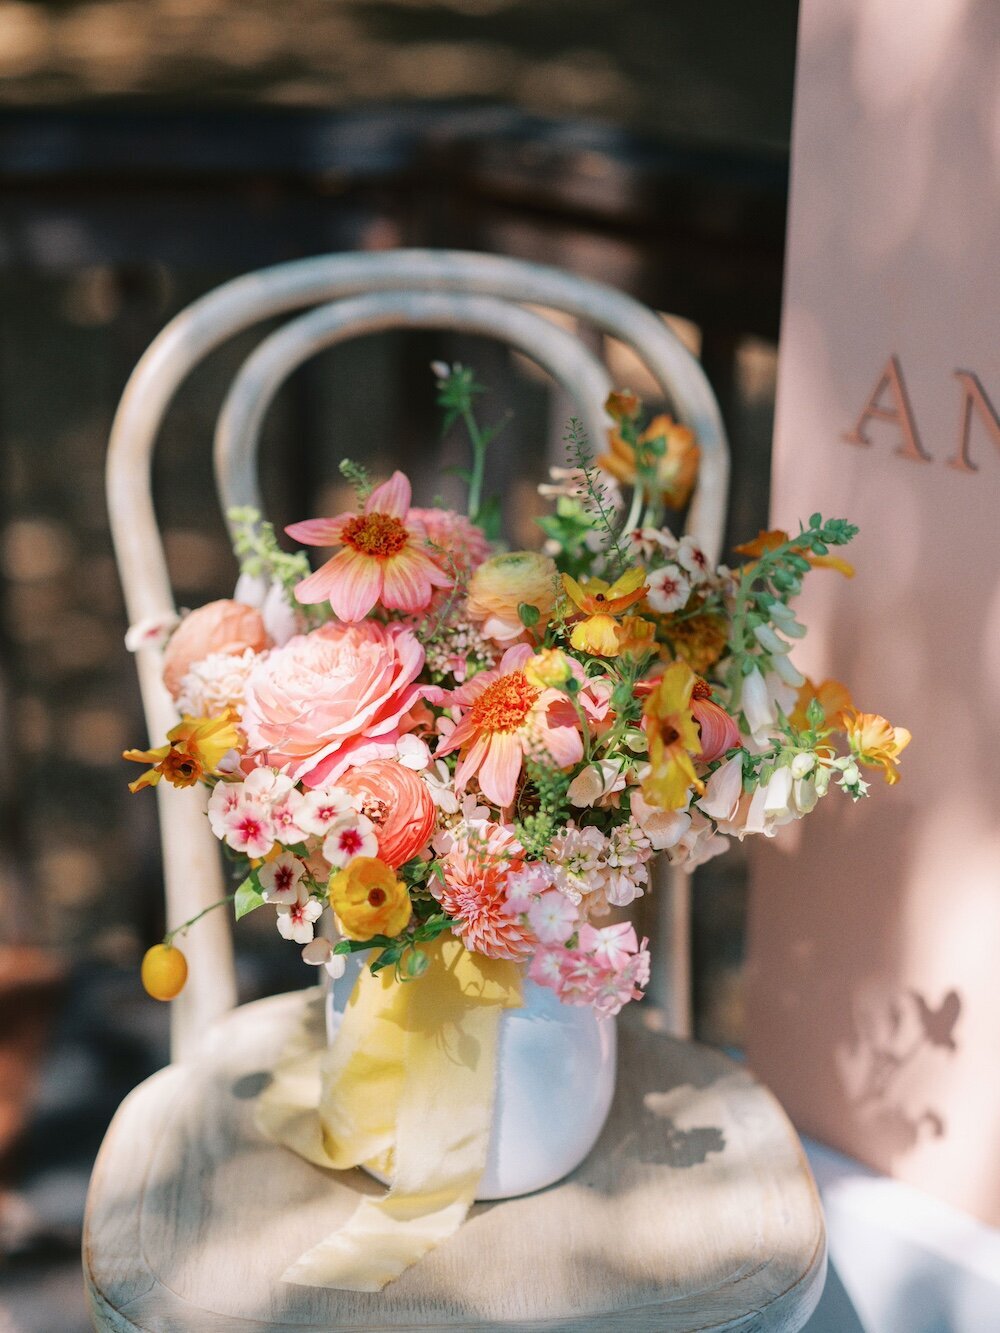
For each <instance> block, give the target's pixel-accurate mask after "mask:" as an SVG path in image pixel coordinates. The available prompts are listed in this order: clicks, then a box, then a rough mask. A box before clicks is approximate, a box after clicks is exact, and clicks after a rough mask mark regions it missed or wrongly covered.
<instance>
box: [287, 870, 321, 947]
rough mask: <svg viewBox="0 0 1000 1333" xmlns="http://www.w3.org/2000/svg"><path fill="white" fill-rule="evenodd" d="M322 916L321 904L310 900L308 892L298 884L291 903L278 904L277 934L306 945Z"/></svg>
mask: <svg viewBox="0 0 1000 1333" xmlns="http://www.w3.org/2000/svg"><path fill="white" fill-rule="evenodd" d="M322 915H323V904H322V903H320V902H317V901H316V899H315V898H310V896H309V890H308V889H307V888H306V886H305V885H304V884H300V885H299V886H298V890H297V896H296V898H295V900H294V901H293V902H290V903H279V904H278V919H277V922H276V924H277V927H278V934H279V935H281V936H282V938H283V939H286V940H294V941H295V943H296V944H308V943H309V941H310V940H311V939H312V937H313V935H314V934H315V933H316V932H315V928H314V926H313V922H314V921H318V920H319V918H320V917H321V916H322Z"/></svg>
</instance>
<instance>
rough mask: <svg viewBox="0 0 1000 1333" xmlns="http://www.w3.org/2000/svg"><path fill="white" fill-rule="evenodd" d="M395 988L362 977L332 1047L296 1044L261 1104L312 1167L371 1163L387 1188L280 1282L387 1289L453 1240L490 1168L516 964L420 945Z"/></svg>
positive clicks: (517, 994)
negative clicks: (414, 967)
mask: <svg viewBox="0 0 1000 1333" xmlns="http://www.w3.org/2000/svg"><path fill="white" fill-rule="evenodd" d="M427 952H428V953H429V954H430V966H429V968H428V969H427V971H426V972H425V973H424V975H423V976H422V977H421V978H419V980H416V981H411V982H405V983H401V982H398V981H396V980H394V979H393V977H392V976H391V974H388V973H389V969H386V971H384V972H381V973H378V974H377V975H375V976H372V974H371V973H370V972H369V971H368V969H367V968H365V969H364V970H363V971H362V972H361V974H360V976H359V977H358V981H357V984H356V985H355V987H354V990H353V992H352V994H351V998H350V1000H349V1001H348V1003H347V1007H346V1009H345V1011H344V1017H343V1020H342V1022H341V1026H340V1029H339V1031H338V1033H337V1035H336V1038H335V1040H334V1043H333V1045H332V1047H331V1048H330V1049H329V1051H326V1052H317V1051H315V1050H313V1051H309V1050H307V1049H303V1047H302V1046H301V1045H300V1047H299V1048H298V1049H296V1050H294V1051H291V1052H289V1056H288V1058H287V1059H286V1060H285V1061H284V1062H283V1063H282V1064H281V1065H280V1066H279V1067H278V1069H277V1070H276V1071H275V1077H274V1081H273V1082H272V1084H271V1085H270V1087H269V1088H268V1089H267V1090H266V1091H265V1092H264V1093H263V1094H262V1096H261V1097H260V1099H259V1102H258V1110H257V1121H258V1125H259V1127H260V1128H261V1130H262V1131H263V1132H264V1133H265V1134H267V1135H268V1137H270V1138H272V1139H274V1140H276V1141H277V1142H279V1143H282V1144H284V1145H285V1146H286V1147H289V1148H291V1149H293V1150H294V1151H295V1152H297V1153H299V1154H300V1155H301V1156H303V1157H305V1158H306V1159H307V1160H309V1161H311V1162H315V1163H316V1164H317V1165H320V1166H327V1167H333V1168H334V1169H336V1170H345V1169H347V1168H349V1167H354V1166H367V1167H369V1168H371V1169H372V1170H375V1171H378V1172H379V1173H380V1174H382V1175H385V1176H387V1177H389V1178H390V1179H391V1180H392V1186H391V1188H390V1189H389V1191H388V1193H387V1194H385V1195H384V1196H382V1197H381V1198H377V1199H376V1198H370V1197H368V1196H367V1195H366V1196H364V1197H363V1198H362V1199H360V1200H359V1202H358V1205H357V1207H356V1209H355V1210H354V1213H353V1214H352V1215H351V1217H350V1218H348V1220H347V1221H346V1222H345V1223H344V1224H343V1226H341V1227H340V1228H339V1229H338V1230H337V1231H335V1232H334V1233H333V1234H332V1235H330V1236H327V1237H326V1239H325V1240H322V1241H320V1242H319V1244H318V1245H314V1246H313V1248H312V1249H311V1250H307V1251H306V1253H305V1254H303V1255H302V1256H301V1258H299V1259H298V1260H297V1261H296V1262H295V1263H294V1264H292V1266H291V1267H290V1268H289V1269H287V1270H286V1272H284V1273H283V1274H282V1280H283V1281H285V1282H297V1283H300V1284H302V1285H304V1286H311V1287H337V1288H340V1289H341V1290H345V1291H381V1290H382V1288H383V1287H384V1286H385V1285H386V1283H387V1282H391V1281H392V1280H393V1278H396V1277H398V1276H399V1275H400V1273H402V1272H404V1271H405V1270H406V1269H407V1268H409V1267H410V1265H411V1264H413V1263H415V1262H416V1261H417V1260H418V1259H419V1258H420V1257H421V1256H422V1255H424V1254H426V1253H427V1251H428V1250H431V1249H433V1248H434V1246H435V1245H438V1244H440V1242H441V1241H442V1240H445V1239H446V1238H447V1237H448V1236H451V1235H453V1234H454V1232H455V1231H457V1230H458V1228H459V1226H461V1224H462V1221H463V1220H464V1218H465V1215H466V1213H467V1212H468V1210H469V1207H470V1206H471V1204H472V1202H473V1200H474V1199H475V1196H476V1187H477V1185H478V1184H479V1180H480V1177H481V1176H482V1174H483V1170H484V1168H485V1166H486V1153H487V1149H488V1147H489V1138H490V1127H491V1123H492V1117H493V1100H494V1090H495V1083H496V1058H497V1038H498V1035H499V1027H500V1016H501V1014H502V1012H503V1010H504V1009H509V1008H516V1007H518V1006H519V1005H520V1004H521V980H520V972H519V970H518V967H517V965H516V964H514V963H510V962H503V961H499V960H496V959H488V958H483V957H480V956H479V955H477V954H470V953H469V952H468V951H467V950H466V949H465V948H464V947H463V946H462V944H461V943H460V942H459V941H458V940H456V939H450V938H449V939H444V940H440V941H438V942H436V943H435V944H434V945H431V946H428V949H427Z"/></svg>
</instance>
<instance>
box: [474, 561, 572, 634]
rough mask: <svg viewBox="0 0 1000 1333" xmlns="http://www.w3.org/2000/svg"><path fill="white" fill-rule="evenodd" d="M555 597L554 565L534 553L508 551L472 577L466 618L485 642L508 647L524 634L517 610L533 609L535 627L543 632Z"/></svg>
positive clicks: (482, 567)
mask: <svg viewBox="0 0 1000 1333" xmlns="http://www.w3.org/2000/svg"><path fill="white" fill-rule="evenodd" d="M558 593H559V573H558V571H557V569H556V566H555V561H553V560H552V559H551V558H550V557H549V556H547V555H540V554H539V553H538V552H537V551H508V552H507V553H506V554H504V555H495V556H493V558H492V559H491V560H486V561H484V563H483V564H481V565H480V566H479V568H478V569H477V570H476V572H475V573H474V574H473V576H472V578H471V579H470V581H469V598H468V601H467V603H466V614H467V615H468V617H469V619H470V620H471V621H473V622H474V623H476V624H478V625H479V627H480V628H481V630H482V632H483V633H484V634H485V635H486V637H487V638H488V639H494V640H496V642H497V643H510V642H513V641H514V640H515V639H519V638H521V637H522V635H523V634H524V632H525V630H524V623H523V622H522V620H521V614H520V611H519V610H518V608H519V607H520V606H533V607H534V608H535V609H536V610H537V612H538V620H537V622H536V627H537V628H538V629H539V630H543V629H544V628H545V626H546V625H547V624H548V622H549V620H550V619H551V617H552V612H553V610H554V609H555V604H556V597H557V596H558Z"/></svg>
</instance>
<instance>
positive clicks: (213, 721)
mask: <svg viewBox="0 0 1000 1333" xmlns="http://www.w3.org/2000/svg"><path fill="white" fill-rule="evenodd" d="M167 740H168V742H169V744H168V745H161V746H158V747H157V748H156V749H155V750H125V751H124V752H123V753H122V758H123V759H128V760H130V761H131V762H132V763H134V764H151V765H152V767H151V768H148V769H147V770H146V772H145V773H143V774H141V775H140V776H139V777H138V778H136V780H135V782H130V783H129V784H128V787H129V791H139V790H140V789H141V788H143V787H155V786H156V784H157V783H158V782H159V781H160V779H161V778H166V780H167V782H169V783H170V784H171V786H173V787H193V786H194V784H195V783H196V782H198V781H199V780H200V779H201V778H203V777H205V776H206V774H215V773H216V772H217V770H218V767H219V762H220V760H221V759H222V757H223V755H226V754H228V753H229V751H230V750H235V749H236V748H237V746H238V745H239V743H240V734H239V732H238V731H237V729H236V723H235V720H234V714H232V713H230V712H226V713H223V714H222V715H221V716H220V717H184V718H182V719H181V721H180V722H178V724H177V726H176V727H174V728H173V729H172V730H170V731H168V732H167Z"/></svg>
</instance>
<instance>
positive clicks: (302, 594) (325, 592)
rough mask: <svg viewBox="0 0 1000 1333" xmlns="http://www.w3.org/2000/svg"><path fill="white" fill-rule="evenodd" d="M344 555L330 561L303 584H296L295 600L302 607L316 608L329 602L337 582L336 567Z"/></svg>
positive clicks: (303, 581)
mask: <svg viewBox="0 0 1000 1333" xmlns="http://www.w3.org/2000/svg"><path fill="white" fill-rule="evenodd" d="M344 554H345V552H343V551H341V552H340V554H339V555H335V556H334V557H333V559H332V560H328V561H327V562H326V564H325V565H321V566H320V567H319V569H317V570H316V571H315V573H313V574H310V575H308V577H307V578H304V579H303V580H302V582H301V583H296V585H295V600H296V601H297V602H299V603H300V604H301V605H302V606H315V605H316V604H317V603H318V602H325V601H328V600H329V597H330V593H331V592H332V591H333V588H334V586H335V585H336V582H337V571H336V568H335V566H336V564H337V561H338V560H339V559H340V558H341V556H343V555H344Z"/></svg>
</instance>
